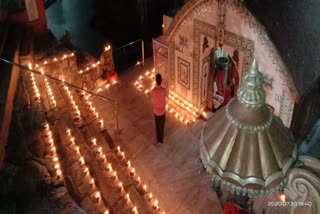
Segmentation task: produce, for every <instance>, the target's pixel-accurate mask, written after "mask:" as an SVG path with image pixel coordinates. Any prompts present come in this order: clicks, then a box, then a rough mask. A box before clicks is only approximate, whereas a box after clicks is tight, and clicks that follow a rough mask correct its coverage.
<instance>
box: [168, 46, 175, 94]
mask: <svg viewBox="0 0 320 214" xmlns="http://www.w3.org/2000/svg"><path fill="white" fill-rule="evenodd" d="M169 68H170V69H169V72H170V90H174V89H175V43H174V41H173V40H172V41H170V42H169Z"/></svg>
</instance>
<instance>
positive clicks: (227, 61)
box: [209, 47, 241, 111]
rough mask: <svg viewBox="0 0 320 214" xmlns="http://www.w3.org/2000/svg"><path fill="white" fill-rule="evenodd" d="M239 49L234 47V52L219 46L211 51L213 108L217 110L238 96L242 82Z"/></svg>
mask: <svg viewBox="0 0 320 214" xmlns="http://www.w3.org/2000/svg"><path fill="white" fill-rule="evenodd" d="M239 59H240V57H239V51H238V50H237V49H234V50H233V51H232V54H231V55H229V54H228V52H227V51H226V50H225V49H223V48H221V47H219V48H215V49H213V50H212V51H211V56H210V62H211V63H210V64H211V69H210V72H213V74H212V76H213V87H212V88H211V89H209V90H213V97H212V110H213V111H216V110H218V109H219V108H221V107H223V106H225V105H226V104H227V103H228V102H229V101H230V100H231V98H232V97H234V96H237V91H238V87H239V83H240V76H241V75H240V73H239V70H240V69H239V65H240V60H239Z"/></svg>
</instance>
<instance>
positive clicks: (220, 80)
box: [216, 70, 224, 96]
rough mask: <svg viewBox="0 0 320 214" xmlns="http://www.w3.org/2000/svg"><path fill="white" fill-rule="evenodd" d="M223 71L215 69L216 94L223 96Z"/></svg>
mask: <svg viewBox="0 0 320 214" xmlns="http://www.w3.org/2000/svg"><path fill="white" fill-rule="evenodd" d="M223 82H224V73H223V70H218V71H217V76H216V83H217V88H218V91H217V94H219V95H221V96H224V85H223Z"/></svg>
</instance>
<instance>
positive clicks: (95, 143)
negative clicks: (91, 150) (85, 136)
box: [91, 138, 97, 146]
mask: <svg viewBox="0 0 320 214" xmlns="http://www.w3.org/2000/svg"><path fill="white" fill-rule="evenodd" d="M91 142H92V144H93V145H95V146H96V145H97V139H96V138H92V139H91Z"/></svg>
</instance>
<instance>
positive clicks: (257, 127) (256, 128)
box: [226, 98, 273, 133]
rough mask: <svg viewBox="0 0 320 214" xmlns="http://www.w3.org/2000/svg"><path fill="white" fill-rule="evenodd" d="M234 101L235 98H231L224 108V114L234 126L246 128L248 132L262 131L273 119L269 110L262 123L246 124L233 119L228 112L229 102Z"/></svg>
mask: <svg viewBox="0 0 320 214" xmlns="http://www.w3.org/2000/svg"><path fill="white" fill-rule="evenodd" d="M234 101H235V99H234V98H233V99H232V100H231V101H230V102H229V103H228V105H227V108H226V114H227V117H228V119H229V120H230V121H231V123H232V124H233V125H235V126H236V127H238V128H240V129H246V130H248V131H249V132H251V133H253V132H259V131H263V130H264V129H266V128H268V127H269V126H270V125H271V123H272V120H273V115H272V113H271V111H270V110H269V108H268V110H269V115H268V120H267V121H266V122H264V123H263V124H260V125H248V124H244V123H240V122H239V121H238V120H237V119H235V118H234V117H233V116H232V115H231V113H230V106H231V104H232V103H233V102H234Z"/></svg>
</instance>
